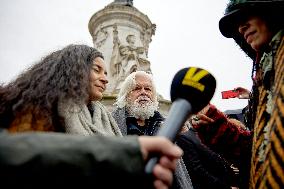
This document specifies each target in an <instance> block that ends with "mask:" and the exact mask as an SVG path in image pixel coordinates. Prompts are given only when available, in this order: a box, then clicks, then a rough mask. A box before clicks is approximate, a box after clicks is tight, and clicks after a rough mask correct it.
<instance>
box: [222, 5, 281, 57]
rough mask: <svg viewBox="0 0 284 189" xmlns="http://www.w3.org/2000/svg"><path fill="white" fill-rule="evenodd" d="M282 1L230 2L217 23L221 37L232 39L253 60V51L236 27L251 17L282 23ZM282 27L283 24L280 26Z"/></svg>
mask: <svg viewBox="0 0 284 189" xmlns="http://www.w3.org/2000/svg"><path fill="white" fill-rule="evenodd" d="M283 10H284V0H230V2H229V3H228V5H227V8H226V10H225V15H224V16H223V17H222V18H221V19H220V21H219V29H220V32H221V33H222V35H223V36H225V37H227V38H234V39H235V41H236V42H237V44H238V45H239V46H240V47H241V48H242V50H244V52H245V53H246V54H247V55H248V56H249V57H251V58H252V59H254V58H255V56H256V55H255V54H256V53H255V51H254V50H253V49H252V48H251V47H250V45H248V44H247V43H246V41H245V40H244V39H243V37H242V36H240V34H239V33H238V25H239V23H241V22H242V21H243V20H245V19H247V18H248V17H249V16H251V15H261V16H263V17H264V18H266V17H269V22H271V21H273V22H275V23H276V22H279V23H280V24H281V22H283V20H282V19H283V18H284V14H283ZM282 26H283V24H282ZM278 29H281V28H278Z"/></svg>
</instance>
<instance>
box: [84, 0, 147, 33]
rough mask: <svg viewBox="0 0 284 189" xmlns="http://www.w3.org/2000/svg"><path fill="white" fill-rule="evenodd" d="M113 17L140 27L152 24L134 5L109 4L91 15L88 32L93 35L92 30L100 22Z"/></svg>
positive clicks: (98, 25)
mask: <svg viewBox="0 0 284 189" xmlns="http://www.w3.org/2000/svg"><path fill="white" fill-rule="evenodd" d="M113 19H121V20H130V21H131V22H133V23H135V24H138V25H139V26H141V27H142V28H151V26H152V22H151V21H150V19H149V18H148V16H146V15H145V14H143V13H141V12H140V11H139V10H138V9H136V8H135V7H129V6H123V5H117V4H110V5H108V6H106V7H105V8H104V9H102V10H100V11H98V12H97V13H95V14H94V15H93V16H92V17H91V19H90V21H89V26H88V27H89V32H90V34H91V35H93V32H94V30H96V28H97V27H100V25H101V23H104V22H106V21H108V20H113Z"/></svg>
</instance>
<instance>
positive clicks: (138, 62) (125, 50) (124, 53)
mask: <svg viewBox="0 0 284 189" xmlns="http://www.w3.org/2000/svg"><path fill="white" fill-rule="evenodd" d="M144 36H146V35H144ZM147 40H148V39H147ZM125 41H126V43H127V44H122V43H121V41H120V39H119V33H118V29H117V25H116V24H115V25H113V51H112V55H111V60H110V73H111V76H112V77H113V78H114V81H116V84H115V85H114V88H113V90H117V89H119V88H120V84H121V82H122V81H123V80H124V79H125V78H126V77H127V76H128V75H129V74H130V73H132V72H134V71H137V70H143V71H146V72H150V73H151V69H150V62H149V61H148V60H147V59H145V58H144V57H145V47H144V46H143V47H139V46H137V45H136V43H137V42H136V36H135V35H134V34H128V35H127V37H126V38H125ZM148 44H149V42H148Z"/></svg>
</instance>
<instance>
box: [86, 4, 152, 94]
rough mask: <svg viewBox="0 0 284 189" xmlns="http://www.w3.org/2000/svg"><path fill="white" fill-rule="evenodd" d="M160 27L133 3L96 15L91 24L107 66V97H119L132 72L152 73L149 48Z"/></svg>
mask: <svg viewBox="0 0 284 189" xmlns="http://www.w3.org/2000/svg"><path fill="white" fill-rule="evenodd" d="M155 29H156V25H155V24H152V22H151V21H150V20H149V18H148V17H147V16H146V15H144V14H143V13H141V12H140V11H139V10H138V9H136V8H135V7H133V6H131V4H126V5H125V4H123V2H121V1H115V2H113V3H111V4H109V5H108V6H106V7H105V8H104V9H102V10H100V11H98V12H97V13H95V14H94V15H93V16H92V17H91V19H90V22H89V31H90V34H91V35H92V37H93V43H94V47H95V48H97V49H98V50H99V51H101V52H102V53H103V55H104V57H105V62H106V65H107V71H108V79H109V84H108V88H107V90H106V94H116V93H117V92H118V90H119V88H120V84H121V82H122V81H123V80H124V79H125V77H126V76H128V75H129V74H130V73H131V72H133V71H136V70H144V71H147V72H151V68H150V61H149V60H147V58H148V48H149V43H150V42H151V37H152V35H154V34H155Z"/></svg>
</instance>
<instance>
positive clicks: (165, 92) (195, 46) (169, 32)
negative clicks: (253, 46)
mask: <svg viewBox="0 0 284 189" xmlns="http://www.w3.org/2000/svg"><path fill="white" fill-rule="evenodd" d="M111 2H113V1H112V0H1V1H0V38H1V43H0V83H7V82H9V81H11V79H13V78H14V77H16V76H17V75H18V74H19V73H20V72H21V71H23V70H24V69H26V68H27V67H29V66H30V65H31V64H33V63H35V62H37V61H39V60H40V58H41V57H43V56H45V55H47V54H48V53H50V52H51V51H54V50H57V49H59V48H62V47H64V46H66V45H68V44H70V43H77V44H78V43H84V44H87V45H90V46H93V44H92V38H91V35H90V34H89V31H88V22H89V19H90V18H91V16H92V15H93V14H94V13H95V12H97V11H98V10H101V9H103V8H104V7H105V6H106V5H107V4H109V3H111ZM133 3H134V6H135V7H136V8H137V9H139V10H140V11H141V12H143V13H144V14H146V15H148V17H149V18H150V20H151V21H152V23H154V24H156V25H157V29H156V34H155V35H154V36H153V37H152V42H151V43H150V46H149V53H148V60H149V61H150V62H151V69H152V72H153V74H154V80H155V82H156V84H157V89H158V92H159V93H160V94H161V95H162V96H163V97H164V98H166V99H170V97H169V96H170V95H169V93H170V92H169V91H170V84H171V81H172V78H173V76H174V74H175V73H176V72H177V71H178V70H180V69H181V68H184V67H188V66H197V67H201V68H204V69H206V70H208V71H209V72H211V73H212V74H213V75H214V76H215V78H216V80H217V88H216V92H215V95H214V97H213V99H212V101H211V103H213V104H215V105H216V106H217V107H218V108H219V109H221V110H228V109H239V108H243V107H244V106H245V105H246V104H247V100H240V99H227V100H224V99H221V91H224V90H230V89H233V88H235V87H238V86H242V87H245V88H248V89H250V88H251V79H250V73H251V66H252V61H251V60H250V59H249V58H248V57H247V56H246V55H245V54H244V53H243V52H242V51H241V50H240V49H239V47H238V46H237V45H236V44H235V43H234V41H233V40H232V39H227V38H225V37H223V36H222V35H221V33H220V32H219V28H218V22H219V19H220V18H221V17H222V15H223V13H224V9H225V6H226V3H227V0H215V1H214V0H195V1H192V0H176V1H170V0H134V1H133Z"/></svg>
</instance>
